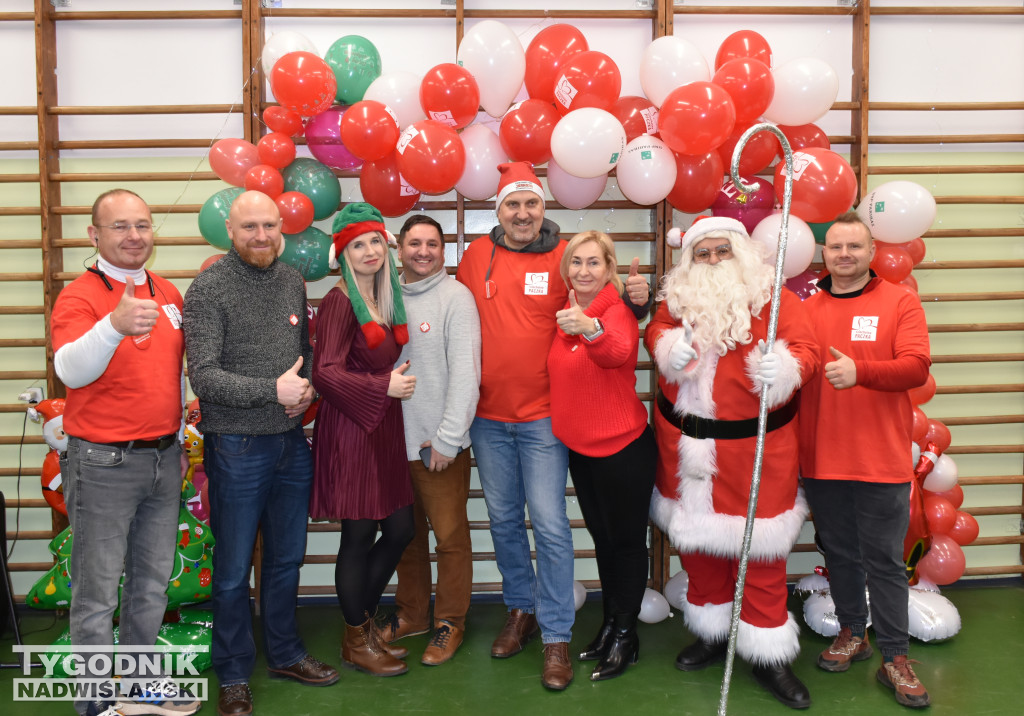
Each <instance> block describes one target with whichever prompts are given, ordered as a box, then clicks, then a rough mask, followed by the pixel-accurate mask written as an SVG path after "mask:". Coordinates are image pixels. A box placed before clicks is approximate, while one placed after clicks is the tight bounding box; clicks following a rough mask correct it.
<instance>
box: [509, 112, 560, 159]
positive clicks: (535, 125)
mask: <svg viewBox="0 0 1024 716" xmlns="http://www.w3.org/2000/svg"><path fill="white" fill-rule="evenodd" d="M558 121H559V114H558V112H557V111H556V110H555V107H554V105H553V104H551V103H550V102H547V101H544V100H540V99H528V100H525V101H523V102H518V103H516V104H514V105H512V106H511V107H510V108H509V110H508V112H506V113H505V116H504V117H502V118H501V125H500V126H499V127H498V138H499V139H500V140H501V146H502V148H503V149H504V150H505V153H506V154H507V155H508V157H509V159H510V160H511V161H513V162H530V163H531V164H533V165H535V166H536V165H538V164H543V163H544V162H546V161H547V160H548V159H550V158H551V134H552V132H554V131H555V125H556V124H558Z"/></svg>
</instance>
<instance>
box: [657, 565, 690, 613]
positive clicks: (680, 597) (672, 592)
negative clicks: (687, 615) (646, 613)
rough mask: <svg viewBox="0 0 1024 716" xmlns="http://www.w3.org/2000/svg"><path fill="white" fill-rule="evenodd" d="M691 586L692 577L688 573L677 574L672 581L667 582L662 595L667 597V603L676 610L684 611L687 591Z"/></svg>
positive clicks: (680, 572)
mask: <svg viewBox="0 0 1024 716" xmlns="http://www.w3.org/2000/svg"><path fill="white" fill-rule="evenodd" d="M689 586H690V577H689V576H688V575H687V574H686V572H685V571H679V572H676V573H675V574H674V575H672V578H671V579H670V580H668V581H667V582H665V588H664V589H663V590H662V594H664V595H665V601H667V602H668V603H669V604H670V605H671V606H673V607H675V608H676V609H682V608H683V604H685V603H686V590H687V589H688V588H689Z"/></svg>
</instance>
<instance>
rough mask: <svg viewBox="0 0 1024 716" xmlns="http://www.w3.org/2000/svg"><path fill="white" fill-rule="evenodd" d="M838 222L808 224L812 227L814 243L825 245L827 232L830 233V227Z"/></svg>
mask: <svg viewBox="0 0 1024 716" xmlns="http://www.w3.org/2000/svg"><path fill="white" fill-rule="evenodd" d="M834 223H836V222H834V221H823V222H821V223H818V224H812V223H810V222H808V223H807V225H808V226H810V227H811V233H812V234H813V235H814V242H815V243H816V244H821V245H822V246H824V245H825V232H826V231H828V229H829V227H830V226H832V224H834Z"/></svg>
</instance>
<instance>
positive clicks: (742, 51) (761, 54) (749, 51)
mask: <svg viewBox="0 0 1024 716" xmlns="http://www.w3.org/2000/svg"><path fill="white" fill-rule="evenodd" d="M742 58H750V59H754V60H757V61H758V62H762V63H764V64H765V65H766V66H767V67H771V66H772V48H771V47H770V46H769V45H768V40H766V39H764V37H763V36H762V35H760V34H758V33H756V32H754V31H753V30H738V31H736V32H734V33H732V34H731V35H729V36H728V37H727V38H725V39H724V40H723V41H722V44H721V45H719V46H718V52H717V53H716V54H715V71H716V72H717V71H718V70H719V69H721V67H722V65H724V64H725V63H727V62H730V61H732V60H735V59H742Z"/></svg>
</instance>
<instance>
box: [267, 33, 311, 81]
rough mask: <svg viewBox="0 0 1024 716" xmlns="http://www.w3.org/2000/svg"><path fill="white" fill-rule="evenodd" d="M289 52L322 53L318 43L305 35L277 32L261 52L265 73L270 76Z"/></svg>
mask: <svg viewBox="0 0 1024 716" xmlns="http://www.w3.org/2000/svg"><path fill="white" fill-rule="evenodd" d="M289 52H309V53H311V54H313V55H319V54H320V53H319V52H318V51H317V49H316V45H314V44H313V41H312V40H310V39H309V38H308V37H306V36H305V35H303V34H301V33H298V32H292V31H291V30H284V31H282V32H275V33H274V34H273V35H271V36H270V38H269V39H268V40H267V41H266V43H265V44H264V45H263V52H261V53H260V63H261V64H262V65H263V74H265V75H267V76H269V75H270V72H271V70H273V69H274V65H275V64H277V61H278V60H280V59H281V58H282V57H284V56H285V55H287V54H288V53H289Z"/></svg>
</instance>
